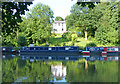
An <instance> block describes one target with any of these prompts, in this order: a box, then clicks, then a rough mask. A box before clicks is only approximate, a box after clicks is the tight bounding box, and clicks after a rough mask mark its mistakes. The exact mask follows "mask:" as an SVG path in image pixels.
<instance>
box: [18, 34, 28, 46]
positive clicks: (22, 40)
mask: <svg viewBox="0 0 120 84" xmlns="http://www.w3.org/2000/svg"><path fill="white" fill-rule="evenodd" d="M17 44H18V46H26V45H27V40H26V38H25V37H24V36H23V35H22V34H21V35H19V36H18V39H17Z"/></svg>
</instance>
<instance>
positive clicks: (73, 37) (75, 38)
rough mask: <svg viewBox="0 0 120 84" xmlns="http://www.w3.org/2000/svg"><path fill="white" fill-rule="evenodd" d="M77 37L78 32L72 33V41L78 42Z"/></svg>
mask: <svg viewBox="0 0 120 84" xmlns="http://www.w3.org/2000/svg"><path fill="white" fill-rule="evenodd" d="M77 38H78V36H77V34H72V41H74V42H76V41H77Z"/></svg>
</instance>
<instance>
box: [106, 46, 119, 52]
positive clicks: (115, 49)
mask: <svg viewBox="0 0 120 84" xmlns="http://www.w3.org/2000/svg"><path fill="white" fill-rule="evenodd" d="M104 51H106V52H120V47H104Z"/></svg>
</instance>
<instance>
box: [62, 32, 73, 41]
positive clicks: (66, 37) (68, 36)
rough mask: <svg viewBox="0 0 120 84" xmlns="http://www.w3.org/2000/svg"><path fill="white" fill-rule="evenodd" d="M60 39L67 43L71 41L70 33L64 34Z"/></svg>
mask: <svg viewBox="0 0 120 84" xmlns="http://www.w3.org/2000/svg"><path fill="white" fill-rule="evenodd" d="M62 38H64V39H67V40H68V41H69V40H71V33H69V32H66V33H64V34H63V35H62Z"/></svg>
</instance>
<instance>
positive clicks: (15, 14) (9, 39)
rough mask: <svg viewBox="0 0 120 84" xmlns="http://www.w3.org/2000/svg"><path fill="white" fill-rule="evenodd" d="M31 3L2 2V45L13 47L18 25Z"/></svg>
mask: <svg viewBox="0 0 120 84" xmlns="http://www.w3.org/2000/svg"><path fill="white" fill-rule="evenodd" d="M30 4H32V2H2V44H3V45H9V46H10V44H11V45H12V46H13V45H14V46H15V41H16V38H15V37H16V35H17V30H18V28H19V27H18V23H19V22H22V19H21V15H24V14H25V11H28V10H29V9H28V8H27V7H28V6H29V5H30Z"/></svg>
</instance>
